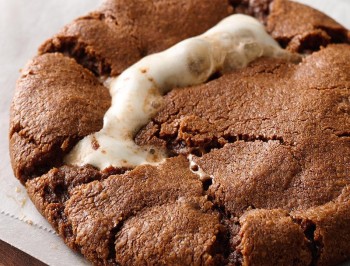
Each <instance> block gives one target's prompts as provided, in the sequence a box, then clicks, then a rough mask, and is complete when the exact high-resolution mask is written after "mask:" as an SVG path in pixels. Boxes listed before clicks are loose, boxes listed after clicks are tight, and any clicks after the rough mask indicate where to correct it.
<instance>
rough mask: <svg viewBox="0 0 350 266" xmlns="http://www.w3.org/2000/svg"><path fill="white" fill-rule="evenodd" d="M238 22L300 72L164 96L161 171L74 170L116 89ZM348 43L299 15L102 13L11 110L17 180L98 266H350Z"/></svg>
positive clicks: (155, 135) (280, 0)
mask: <svg viewBox="0 0 350 266" xmlns="http://www.w3.org/2000/svg"><path fill="white" fill-rule="evenodd" d="M232 13H244V14H249V15H252V16H254V17H256V18H258V19H259V20H260V21H261V22H262V23H264V25H265V26H266V28H267V31H268V32H269V34H270V35H271V36H272V37H274V38H275V40H277V41H278V42H279V44H280V45H281V46H282V47H283V48H286V49H287V50H289V51H293V52H299V53H302V54H303V60H302V61H301V62H299V63H291V62H286V61H284V60H281V59H268V58H261V59H258V60H257V61H254V62H253V63H251V64H250V65H249V66H248V67H246V68H243V69H241V70H235V71H232V72H230V73H226V74H224V75H221V74H219V73H218V74H216V75H213V76H212V77H211V78H210V79H209V80H208V81H207V82H206V83H204V84H200V85H196V86H192V87H187V88H176V89H174V90H172V91H171V92H169V93H167V94H166V95H164V96H163V104H162V106H161V108H160V110H159V111H158V113H157V114H156V115H155V116H154V117H152V119H151V121H149V123H148V124H147V125H145V126H144V127H143V128H142V129H141V130H140V131H139V132H137V134H136V135H135V142H136V143H137V144H138V145H141V146H144V145H153V146H155V147H159V148H161V149H166V150H167V153H168V155H169V157H170V158H168V159H166V161H165V162H164V163H162V164H160V165H157V166H152V165H141V166H137V167H135V168H133V169H128V168H113V167H109V168H107V169H104V170H102V171H100V170H98V169H96V168H94V167H93V166H89V165H87V166H81V167H78V166H73V165H65V164H64V160H63V158H64V156H66V155H67V154H68V153H69V152H70V151H71V149H72V148H73V147H74V146H75V145H76V143H77V142H78V141H79V140H81V139H83V138H84V137H85V136H87V135H89V134H91V133H94V132H97V131H99V130H100V129H101V128H102V125H103V116H104V114H105V112H106V111H107V109H108V108H109V107H110V104H111V98H110V95H109V92H108V89H107V88H106V87H105V86H104V85H103V82H104V81H105V79H106V78H107V77H108V76H112V77H113V76H117V75H119V74H120V73H121V72H122V71H124V70H125V69H126V68H127V67H128V66H130V65H131V64H133V63H135V62H136V61H138V60H139V59H141V58H142V57H144V56H146V55H148V54H150V53H154V52H159V51H161V50H163V49H166V48H168V47H170V46H172V45H174V44H175V43H177V42H179V41H181V40H183V39H186V38H189V37H192V36H195V35H198V34H201V33H203V32H204V31H206V30H207V29H209V28H211V27H212V26H214V25H215V24H216V23H217V22H219V21H220V20H221V19H223V18H225V17H226V16H228V15H230V14H232ZM349 36H350V34H349V32H348V30H347V29H345V28H344V27H342V26H341V25H339V24H338V23H336V22H335V21H334V20H332V19H330V18H328V17H327V16H325V15H324V14H322V13H320V12H318V11H316V10H314V9H311V8H309V7H307V6H304V5H301V4H298V3H295V2H292V1H288V0H230V1H223V0H215V1H202V0H189V1H188V0H181V1H175V0H168V1H165V0H152V1H151V0H142V1H136V0H132V1H130V0H128V1H126V0H125V1H124V0H106V1H104V3H103V4H102V5H101V6H100V7H99V8H98V9H97V10H95V11H93V12H91V13H90V14H88V15H86V16H84V17H81V18H78V19H76V20H75V21H73V22H72V23H71V24H69V25H67V26H65V27H64V28H63V29H62V30H61V31H60V32H59V33H58V34H56V35H55V36H53V37H52V38H51V39H49V40H47V41H46V42H45V43H44V44H43V45H42V46H41V47H40V49H39V54H38V55H37V56H36V57H35V58H34V59H33V60H32V61H31V62H29V64H28V65H27V66H26V67H25V68H24V70H23V71H22V74H21V76H20V78H19V80H18V83H17V87H16V92H15V96H14V100H13V104H12V107H11V123H10V153H11V160H12V166H13V169H14V173H15V175H16V177H17V178H18V179H19V180H20V181H21V182H22V183H23V184H24V185H25V186H26V188H27V191H28V194H29V196H30V197H31V199H32V201H33V202H34V204H35V205H36V207H37V208H38V210H39V211H40V212H41V213H42V215H43V216H44V217H46V219H47V220H48V221H49V222H50V223H51V225H52V226H53V228H55V230H56V231H57V232H58V233H59V234H60V235H61V236H62V238H63V239H64V241H65V242H66V244H67V245H68V246H69V247H70V248H72V249H74V250H76V251H78V252H80V253H82V254H83V255H84V256H85V257H86V258H87V259H88V260H89V261H91V262H92V263H93V264H95V265H157V264H159V265H164V264H167V265H272V264H273V265H336V264H337V263H340V262H343V261H346V260H348V259H349V258H350V244H349V243H350V218H349V217H350V202H349V201H350V193H349V191H350V190H349V189H350V188H349V187H350V76H349V73H350V63H349V60H348V58H350V45H349ZM125 119H127V117H126V118H125ZM190 166H191V168H190ZM199 172H200V173H201V175H203V176H205V178H200V177H199V176H198V174H196V173H199Z"/></svg>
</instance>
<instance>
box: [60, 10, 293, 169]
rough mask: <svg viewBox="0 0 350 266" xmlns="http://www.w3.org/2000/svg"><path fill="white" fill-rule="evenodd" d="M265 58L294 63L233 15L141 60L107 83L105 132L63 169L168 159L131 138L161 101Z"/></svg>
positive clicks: (79, 148)
mask: <svg viewBox="0 0 350 266" xmlns="http://www.w3.org/2000/svg"><path fill="white" fill-rule="evenodd" d="M263 56H264V57H273V58H284V59H287V60H290V59H293V58H295V55H292V54H290V53H289V52H287V51H285V50H283V49H282V48H281V47H280V46H279V45H278V43H277V42H276V41H275V40H274V39H273V38H272V37H271V36H270V35H268V34H267V33H266V31H265V28H264V26H263V25H262V24H260V23H259V22H258V21H257V20H256V19H254V18H252V17H250V16H246V15H232V16H229V17H227V18H225V19H224V20H222V21H221V22H220V23H219V24H217V25H216V26H214V27H213V28H211V29H209V30H208V31H207V32H205V33H204V34H202V35H199V36H197V37H193V38H189V39H186V40H184V41H182V42H180V43H178V44H176V45H174V46H172V47H171V48H169V49H167V50H165V51H163V52H160V53H156V54H152V55H149V56H146V57H144V58H143V59H141V60H140V61H138V62H137V63H135V64H134V65H132V66H130V67H129V68H128V69H126V70H125V71H124V72H123V73H121V75H120V76H118V77H116V78H112V79H111V80H110V83H109V90H110V94H111V96H112V103H111V107H110V108H109V110H108V111H107V112H106V114H105V116H104V119H103V128H102V129H101V130H100V131H99V132H96V133H93V134H91V135H89V136H86V137H85V138H83V139H82V140H81V141H79V142H78V143H77V145H76V146H75V147H74V148H73V149H72V151H71V152H70V153H69V154H68V155H67V156H66V157H65V163H66V164H72V165H78V166H83V165H87V164H90V165H93V166H95V167H97V168H99V169H101V170H103V169H105V168H107V167H110V166H112V167H116V168H119V167H126V168H133V167H136V166H137V165H142V164H159V163H161V162H162V161H164V160H165V158H166V153H165V152H164V151H161V150H158V149H154V148H152V147H140V146H138V145H136V143H135V142H134V136H135V134H136V133H137V132H138V130H139V129H140V128H141V127H142V126H144V125H146V124H147V123H148V122H149V120H150V119H151V118H152V117H153V116H154V115H155V114H156V113H157V111H158V109H159V108H160V106H161V104H162V95H164V94H165V93H167V92H168V91H170V90H171V89H173V88H177V87H186V86H192V85H197V84H201V83H204V82H206V81H207V80H208V79H209V78H210V77H211V76H212V75H213V74H215V73H217V72H221V73H226V72H228V71H232V70H234V69H239V68H243V67H246V66H247V65H248V64H249V63H250V62H252V61H254V60H255V59H257V58H259V57H263Z"/></svg>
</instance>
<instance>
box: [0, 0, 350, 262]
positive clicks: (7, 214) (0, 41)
mask: <svg viewBox="0 0 350 266" xmlns="http://www.w3.org/2000/svg"><path fill="white" fill-rule="evenodd" d="M208 1H210V0H208ZM100 2H101V1H100V0H29V1H28V0H0V70H1V72H0V73H1V74H0V239H2V240H4V241H6V242H8V243H10V244H12V245H13V246H15V247H17V248H19V249H21V250H23V251H24V252H27V253H28V254H30V255H32V256H34V257H36V258H37V259H39V260H42V261H43V262H45V263H47V264H49V265H86V264H87V262H86V261H85V260H84V259H83V258H82V257H81V256H79V255H76V254H75V253H74V252H72V251H71V250H70V249H69V248H67V247H66V246H65V245H64V243H63V241H62V240H61V239H60V238H59V237H58V236H57V235H56V234H55V232H54V231H53V230H52V228H51V226H50V225H49V224H48V223H47V222H46V221H45V219H44V218H42V216H41V215H40V214H39V213H38V211H37V210H36V209H35V207H34V206H33V204H32V203H31V201H30V200H29V199H28V197H27V194H26V192H25V189H24V187H22V186H21V184H20V183H19V182H18V181H17V180H16V179H15V178H14V176H13V173H12V169H11V167H10V159H9V155H8V120H9V106H10V103H11V100H12V96H13V91H14V88H15V82H16V79H17V78H18V76H19V69H20V68H21V67H23V66H24V65H25V64H26V62H27V61H28V60H29V59H30V58H31V57H33V56H34V55H35V54H36V51H37V48H38V46H39V45H40V44H41V43H43V42H44V41H45V40H46V39H47V38H49V37H51V36H52V35H53V34H55V33H56V32H57V31H58V30H59V29H60V28H62V27H63V26H64V25H65V24H67V23H68V22H70V21H72V20H73V19H74V18H76V17H78V16H81V15H84V14H86V13H87V12H88V11H91V10H93V9H94V8H95V7H96V6H98V5H99V4H100ZM299 2H304V3H307V4H309V5H311V6H313V7H315V8H317V9H320V10H322V11H323V12H325V13H327V14H329V15H330V16H332V17H333V18H335V19H336V20H337V21H338V22H340V23H341V24H343V25H345V26H346V27H347V28H350V0H332V1H330V0H300V1H299ZM349 60H350V59H349ZM349 265H350V264H349Z"/></svg>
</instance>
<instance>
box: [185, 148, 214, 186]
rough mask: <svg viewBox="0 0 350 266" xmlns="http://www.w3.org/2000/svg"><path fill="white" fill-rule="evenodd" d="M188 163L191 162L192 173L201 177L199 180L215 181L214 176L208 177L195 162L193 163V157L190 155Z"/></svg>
mask: <svg viewBox="0 0 350 266" xmlns="http://www.w3.org/2000/svg"><path fill="white" fill-rule="evenodd" d="M187 159H188V161H189V162H190V170H191V172H192V173H194V174H196V175H198V176H199V180H201V181H206V180H209V179H214V177H213V176H211V175H208V174H207V173H206V172H204V171H203V169H202V168H201V167H200V166H199V165H198V164H197V163H196V162H195V161H193V155H192V154H189V155H188V156H187Z"/></svg>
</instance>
